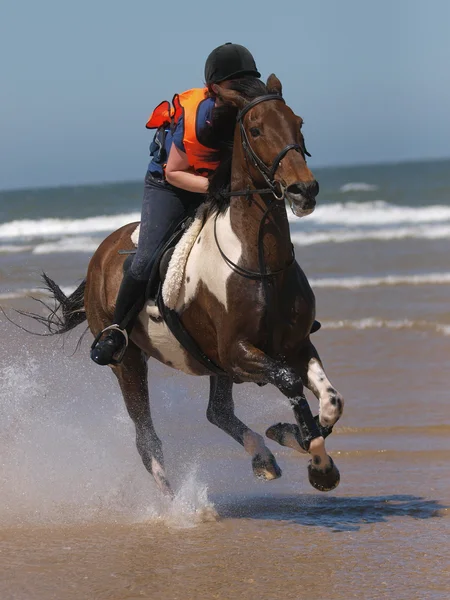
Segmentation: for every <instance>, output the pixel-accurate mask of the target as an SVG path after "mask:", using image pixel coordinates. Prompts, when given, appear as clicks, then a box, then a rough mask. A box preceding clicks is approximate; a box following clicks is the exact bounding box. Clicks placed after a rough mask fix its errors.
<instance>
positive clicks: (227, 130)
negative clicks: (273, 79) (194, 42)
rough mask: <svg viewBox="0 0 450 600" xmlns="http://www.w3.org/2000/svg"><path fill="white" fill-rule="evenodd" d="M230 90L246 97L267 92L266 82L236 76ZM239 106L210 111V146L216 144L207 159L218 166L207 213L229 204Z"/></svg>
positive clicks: (220, 209)
mask: <svg viewBox="0 0 450 600" xmlns="http://www.w3.org/2000/svg"><path fill="white" fill-rule="evenodd" d="M230 89H232V90H234V91H236V92H238V93H239V94H240V95H241V96H243V97H244V98H246V99H247V100H252V99H254V98H258V97H259V96H266V95H267V94H268V93H269V90H268V89H267V87H266V85H265V84H264V83H263V82H262V81H261V80H260V79H257V78H256V77H244V78H242V79H235V80H234V81H232V82H231V84H230ZM237 113H238V109H237V108H236V107H235V106H232V105H230V104H225V105H222V106H216V107H215V108H214V110H213V112H212V120H211V130H210V135H211V138H210V139H211V144H210V146H211V147H214V145H213V144H214V142H215V145H216V146H217V140H219V146H218V147H217V149H216V150H214V151H212V152H211V156H210V159H211V160H214V161H219V163H220V164H219V166H218V168H217V169H216V170H215V171H214V173H213V174H212V175H211V177H210V180H209V192H208V201H209V203H210V212H223V211H224V210H226V209H227V208H228V206H229V205H230V197H229V196H227V195H226V194H227V193H228V192H229V191H230V185H231V159H232V155H233V142H234V131H235V128H236V117H237Z"/></svg>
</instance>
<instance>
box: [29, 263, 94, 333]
mask: <svg viewBox="0 0 450 600" xmlns="http://www.w3.org/2000/svg"><path fill="white" fill-rule="evenodd" d="M42 279H43V280H44V283H45V287H46V289H47V290H48V291H49V292H50V294H51V296H52V297H53V299H54V300H55V306H54V307H53V308H50V307H49V306H48V305H46V306H47V308H49V309H50V314H49V315H48V316H47V317H41V319H39V320H40V321H41V322H43V323H44V324H45V325H46V326H47V328H48V330H49V332H50V333H51V334H52V335H55V334H58V333H66V332H67V331H70V330H71V329H74V328H75V327H76V326H77V325H79V324H80V323H83V321H86V311H85V309H84V290H85V288H86V279H83V281H82V282H81V283H80V285H79V286H78V287H77V289H76V290H75V291H74V292H72V293H71V294H70V296H66V295H65V294H64V292H63V291H62V290H61V288H60V287H59V285H58V284H57V283H55V282H54V281H53V279H50V277H49V276H48V275H47V274H46V273H42Z"/></svg>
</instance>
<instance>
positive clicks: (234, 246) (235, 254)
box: [45, 74, 344, 497]
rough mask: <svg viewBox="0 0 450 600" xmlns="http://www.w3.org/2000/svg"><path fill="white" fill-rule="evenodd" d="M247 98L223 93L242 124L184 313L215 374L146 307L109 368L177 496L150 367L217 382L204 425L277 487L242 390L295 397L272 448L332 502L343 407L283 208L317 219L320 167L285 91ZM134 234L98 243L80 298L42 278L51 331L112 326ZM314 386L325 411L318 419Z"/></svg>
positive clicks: (158, 472) (222, 172) (236, 124)
mask: <svg viewBox="0 0 450 600" xmlns="http://www.w3.org/2000/svg"><path fill="white" fill-rule="evenodd" d="M239 85H241V88H239ZM242 86H243V84H239V82H238V83H236V85H235V87H234V89H233V88H230V89H222V90H221V91H220V94H219V100H220V103H221V104H222V105H223V106H225V107H228V108H229V109H230V110H231V113H230V114H233V122H232V126H231V132H232V133H231V142H232V143H230V144H229V145H224V147H223V148H225V146H226V148H225V149H222V150H223V152H222V156H223V161H221V165H220V167H219V168H218V169H217V171H216V172H215V173H214V174H213V175H212V176H211V178H210V196H209V204H208V211H207V216H206V217H205V220H204V224H203V227H202V229H201V232H200V233H199V235H198V237H197V238H196V240H195V243H194V244H193V246H192V249H191V250H190V253H189V256H188V258H187V262H186V265H185V269H184V272H183V279H182V282H181V288H180V291H179V295H178V299H177V302H176V306H175V309H174V310H175V312H176V314H177V316H178V318H179V319H180V321H181V322H182V324H183V326H184V329H185V330H186V331H187V333H188V334H189V335H190V337H191V338H192V339H193V341H194V342H195V343H196V344H197V346H198V347H199V349H200V350H201V352H202V353H203V355H204V356H205V357H207V359H209V364H208V362H206V363H205V362H204V361H201V360H199V359H198V357H195V356H193V355H192V354H191V353H189V352H188V351H187V350H186V349H185V348H184V347H183V346H182V345H181V344H180V343H179V341H178V340H177V339H176V338H175V337H174V335H173V334H172V332H171V330H170V329H169V327H168V326H167V324H166V322H165V320H164V319H163V318H162V316H161V314H160V313H159V311H158V310H157V308H155V306H154V305H153V306H152V305H151V304H150V303H149V302H147V303H146V305H145V306H144V308H143V309H142V311H141V312H140V315H139V319H138V322H137V323H136V325H135V326H134V329H133V331H132V333H131V335H130V339H129V343H128V346H127V349H126V351H125V354H124V356H123V360H122V361H121V362H120V363H119V364H115V365H110V366H111V368H112V371H113V373H114V375H115V376H116V378H117V380H118V383H119V386H120V389H121V392H122V395H123V399H124V401H125V405H126V408H127V410H128V413H129V415H130V417H131V419H132V420H133V422H134V425H135V429H136V446H137V449H138V452H139V454H140V456H141V458H142V462H143V464H144V466H145V468H146V469H147V471H148V472H149V473H150V474H151V475H152V476H153V477H154V479H155V481H156V484H157V486H158V488H159V489H160V490H161V492H162V493H163V494H164V495H167V496H170V497H173V491H172V488H171V486H170V483H169V480H168V477H167V475H166V472H165V468H164V458H163V451H162V443H161V440H160V439H159V437H158V435H157V433H156V431H155V428H154V426H153V421H152V416H151V411H150V401H149V386H148V369H147V361H148V359H149V358H150V357H151V358H155V359H156V360H158V361H160V362H161V363H164V364H165V365H168V366H170V367H173V368H175V369H178V370H180V371H183V372H184V373H187V374H190V375H195V376H208V377H209V378H210V393H209V403H208V407H207V411H206V417H207V419H208V421H210V422H211V423H213V424H214V425H216V426H218V427H219V428H220V429H222V430H223V431H224V432H226V433H227V434H229V435H230V436H231V437H232V438H234V439H235V440H236V441H237V442H238V443H239V444H241V445H242V446H243V448H244V449H245V451H246V452H247V453H248V454H249V455H250V456H251V459H252V460H251V462H252V469H253V472H254V474H255V475H256V476H257V477H258V478H262V479H265V480H272V479H276V478H278V477H280V476H281V473H282V472H281V469H280V467H279V466H278V464H277V462H276V459H275V457H274V455H273V454H272V452H271V451H270V450H269V448H268V447H267V446H266V444H265V441H264V438H263V437H262V436H261V435H260V434H258V433H256V432H254V431H252V430H251V429H250V428H249V427H248V426H247V425H246V424H245V423H243V422H242V421H241V420H239V419H238V418H237V417H236V415H235V412H234V402H233V396H232V390H233V385H234V384H237V383H243V382H253V383H256V384H258V385H259V386H263V385H266V384H268V383H270V384H272V385H274V386H275V387H277V388H278V390H279V391H280V392H281V393H282V394H283V395H284V396H285V397H286V398H287V399H288V401H289V403H290V405H291V407H292V409H293V413H294V417H295V420H296V424H292V423H277V424H276V425H273V426H272V427H269V428H268V429H267V431H266V436H267V437H268V438H269V439H271V440H273V441H275V442H277V443H279V444H281V445H282V446H288V447H290V448H292V449H294V450H296V451H298V452H300V453H309V454H310V456H311V460H310V461H309V463H308V477H309V481H310V483H311V485H312V486H313V487H314V488H315V489H318V490H321V491H329V490H332V489H334V488H335V487H336V486H337V485H338V484H339V480H340V474H339V470H338V469H337V467H336V465H335V464H334V462H333V460H332V458H331V457H330V456H329V455H328V454H327V452H326V449H325V438H326V437H327V435H329V434H330V433H331V431H332V428H333V425H334V424H335V423H336V421H337V420H338V419H339V418H340V416H341V415H342V411H343V406H344V400H343V398H342V396H341V394H340V393H339V392H338V391H337V390H336V389H335V388H334V386H333V385H332V384H331V382H330V381H329V380H328V378H327V376H326V374H325V371H324V368H323V365H322V362H321V360H320V357H319V355H318V353H317V351H316V348H315V347H314V345H313V344H312V342H311V339H310V333H311V327H312V325H313V323H314V322H315V297H314V293H313V291H312V289H311V287H310V285H309V283H308V280H307V278H306V275H305V274H304V272H303V271H302V269H301V268H300V266H299V265H298V263H297V262H296V260H295V257H294V252H293V245H292V242H291V238H290V231H289V223H288V218H287V208H286V201H287V202H289V204H290V205H291V208H292V211H293V213H294V214H295V215H296V216H298V217H303V216H306V215H308V214H310V213H311V212H312V211H313V210H314V207H315V204H316V196H317V194H318V183H317V182H316V180H315V178H314V176H313V174H312V172H311V171H310V169H309V167H308V166H307V163H306V156H310V155H309V154H308V153H307V150H306V147H305V141H304V137H303V134H302V131H301V126H302V119H301V118H300V117H298V116H296V115H295V114H294V112H293V111H292V110H291V108H289V107H288V105H287V104H286V103H285V101H284V99H283V96H282V86H281V83H280V81H279V79H278V78H277V77H276V76H275V75H273V74H272V75H271V76H270V77H269V78H268V80H267V83H266V84H264V83H263V82H261V81H257V82H256V83H255V82H254V83H252V84H251V85H250V84H246V85H245V86H244V87H242ZM227 153H228V154H227ZM224 190H225V191H224ZM136 226H137V223H130V224H127V225H125V226H124V227H121V228H120V229H118V230H117V231H114V232H113V233H111V234H110V235H109V236H108V237H107V238H106V239H105V240H104V241H103V242H102V243H101V244H100V246H99V247H98V249H97V250H96V252H95V253H94V255H93V256H92V258H91V260H90V263H89V267H88V271H87V275H86V278H85V279H84V280H83V281H82V283H81V284H80V285H79V287H78V288H77V289H76V290H75V291H74V292H73V293H72V294H71V295H69V296H66V295H65V294H64V293H63V292H62V291H61V289H60V288H59V286H58V285H57V284H56V283H55V282H54V281H52V280H51V279H50V278H49V277H47V276H45V277H46V282H47V285H48V287H49V289H50V291H51V292H52V294H53V296H54V299H55V300H56V301H57V304H58V306H59V307H60V308H62V317H60V321H59V325H58V327H57V328H56V330H53V333H64V332H66V331H69V330H70V329H72V328H74V327H75V326H76V325H78V324H79V323H81V322H83V321H85V320H87V322H88V326H89V328H90V330H91V332H92V333H93V334H94V336H95V335H96V334H98V332H100V331H102V330H103V329H104V328H105V327H107V326H108V324H109V323H111V322H112V315H113V312H114V304H115V298H116V296H117V292H118V289H119V285H120V282H121V278H122V276H123V267H124V260H125V256H124V252H126V251H130V252H131V251H132V249H133V247H134V246H133V242H132V235H133V232H134V231H135V229H136ZM119 250H121V251H122V253H121V252H119ZM53 314H55V313H53ZM210 365H215V366H217V369H215V370H212V369H211V367H210ZM304 386H305V387H307V388H308V389H309V390H311V391H312V392H313V394H314V395H315V396H316V397H317V399H318V401H319V413H318V415H316V416H315V417H313V414H312V412H311V409H310V407H309V404H308V402H307V400H306V397H305V395H304Z"/></svg>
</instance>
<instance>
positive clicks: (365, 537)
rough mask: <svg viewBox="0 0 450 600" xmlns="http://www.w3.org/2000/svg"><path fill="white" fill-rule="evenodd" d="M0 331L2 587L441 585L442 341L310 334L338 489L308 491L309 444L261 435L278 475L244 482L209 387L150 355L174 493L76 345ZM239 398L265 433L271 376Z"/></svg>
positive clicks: (29, 593) (438, 591) (224, 589)
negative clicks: (155, 477) (331, 412)
mask: <svg viewBox="0 0 450 600" xmlns="http://www.w3.org/2000/svg"><path fill="white" fill-rule="evenodd" d="M5 328H6V334H5V336H4V339H3V349H2V352H3V354H2V365H3V366H4V368H3V372H2V373H3V375H2V377H3V379H2V390H3V403H2V408H3V425H2V440H3V441H2V443H1V445H2V489H3V493H2V503H1V509H0V522H1V525H2V526H1V529H0V550H1V553H0V556H1V568H0V598H1V599H2V600H9V599H14V600H31V599H33V600H34V599H35V600H50V599H58V600H60V599H61V600H63V599H64V600H66V599H67V600H70V599H72V598H73V599H77V600H78V599H82V598H83V599H84V598H89V599H91V598H92V599H103V598H104V599H117V600H125V599H135V598H136V599H137V598H151V599H153V598H155V599H168V600H169V599H170V600H175V599H178V598H179V599H203V598H205V599H209V598H211V599H212V598H221V599H234V598H245V599H246V598H248V599H253V598H254V599H255V600H256V599H260V598H264V599H274V600H275V599H279V598H286V599H291V598H292V599H302V598H305V599H306V598H316V599H319V598H320V599H325V598H333V599H336V600H341V599H342V600H343V599H345V598H359V599H364V600H370V599H374V600H375V599H377V600H378V599H383V598H394V599H396V600H403V599H404V600H415V599H420V600H422V599H423V600H434V599H443V600H444V599H448V598H449V597H450V569H449V567H450V559H449V556H450V542H449V539H450V519H449V516H450V513H449V507H450V479H449V475H450V468H449V461H450V435H449V434H450V424H449V411H450V409H449V404H448V389H447V387H448V386H447V383H448V375H447V370H446V369H447V360H446V357H447V356H448V350H447V351H446V349H447V348H448V337H446V336H442V335H438V334H437V333H436V332H431V331H425V332H424V331H422V330H414V329H413V330H411V329H400V330H392V331H391V330H386V329H384V328H375V329H369V330H363V331H354V330H351V329H342V330H328V331H323V332H320V333H318V334H317V337H316V338H315V339H316V343H317V346H318V347H319V349H320V352H321V354H322V357H323V359H324V362H325V365H326V369H327V371H328V373H329V375H330V377H331V379H332V381H333V382H334V383H335V384H336V385H337V387H338V388H339V389H340V391H342V393H343V394H344V396H345V397H346V400H347V404H346V412H345V416H344V418H343V419H342V422H341V423H340V424H339V426H338V427H337V428H336V431H335V433H334V434H333V435H332V436H331V437H330V438H329V440H328V441H327V442H328V444H327V445H328V449H329V451H330V453H331V455H332V456H333V458H334V460H335V462H336V463H337V464H338V466H339V469H340V471H341V478H342V480H341V484H340V486H339V488H338V489H337V490H335V491H334V492H332V493H331V494H319V493H316V492H315V491H314V490H313V489H312V488H311V487H310V486H309V484H308V481H307V476H306V463H307V458H306V457H303V456H301V455H297V454H295V453H294V452H293V451H291V450H289V449H286V448H279V447H277V446H276V445H275V444H273V443H271V442H269V446H270V447H271V449H272V450H273V451H274V453H275V455H276V457H277V460H278V462H279V464H280V466H281V468H282V469H283V476H282V477H281V479H279V480H277V481H274V482H267V483H262V482H258V481H255V480H254V479H253V477H252V474H251V469H250V460H249V458H248V457H247V456H246V455H245V453H244V452H243V450H242V449H241V448H240V447H239V446H238V445H237V444H235V443H234V442H233V441H232V440H231V439H229V438H228V437H227V436H226V435H225V434H223V433H222V432H220V431H219V430H217V429H216V428H214V427H213V426H212V425H210V424H209V423H207V421H206V418H205V408H206V389H207V382H206V381H204V380H201V379H196V378H190V377H187V376H183V375H180V374H178V373H176V372H174V371H171V370H169V369H166V368H164V367H162V366H160V365H158V364H157V363H153V364H152V367H151V381H152V397H153V408H154V415H155V421H156V423H157V428H158V432H159V434H160V437H161V438H162V440H163V443H164V448H165V453H166V462H167V469H168V471H169V473H170V475H171V478H172V481H173V483H174V486H175V488H176V489H177V490H178V496H177V498H176V500H175V502H174V503H173V505H172V506H168V505H167V504H165V503H164V502H163V501H162V500H161V499H160V498H159V495H158V493H157V491H156V490H155V486H154V485H153V483H152V481H151V480H150V478H149V477H148V476H147V474H146V472H145V470H144V468H143V467H142V465H141V464H140V460H139V457H138V455H137V452H136V450H135V447H134V435H133V429H132V426H131V424H130V422H129V420H128V417H127V415H126V414H125V410H124V407H123V405H122V400H121V397H120V394H119V392H118V390H117V389H116V386H115V382H114V380H113V379H112V377H111V376H110V374H109V373H105V371H104V370H101V369H96V368H95V365H91V364H89V359H88V358H87V351H86V350H87V346H88V344H87V342H85V343H83V350H82V351H81V352H79V353H77V354H76V355H75V357H74V358H72V357H71V356H70V354H71V352H72V350H73V347H74V341H73V342H72V344H70V343H69V344H66V347H65V349H63V350H61V347H60V344H59V343H57V342H55V341H52V340H42V339H39V338H31V339H30V338H29V337H28V336H26V334H24V333H21V332H17V331H16V330H14V329H13V328H12V326H10V325H5ZM75 338H76V336H75ZM75 338H74V339H75ZM43 349H44V351H43ZM419 350H420V352H419ZM419 355H420V357H421V363H420V365H421V368H420V369H419V368H418V367H417V365H418V364H419V363H418V358H419ZM74 361H75V362H74ZM74 364H76V369H74ZM5 365H6V367H5ZM235 398H236V404H237V407H238V409H237V410H238V414H239V416H240V417H241V418H242V419H243V420H244V421H246V422H248V423H249V424H250V425H251V426H252V427H253V428H254V429H255V430H257V431H259V432H263V431H264V430H265V429H266V428H267V427H268V426H269V425H271V424H273V423H275V422H277V421H279V420H291V421H292V416H291V414H290V409H289V407H288V406H287V403H286V402H285V401H284V400H283V399H282V398H280V396H279V394H278V392H277V391H276V390H275V389H273V388H269V387H267V388H263V389H262V390H261V389H259V388H256V387H254V386H245V385H244V386H238V387H237V388H236V394H235ZM311 401H312V402H315V401H314V400H311Z"/></svg>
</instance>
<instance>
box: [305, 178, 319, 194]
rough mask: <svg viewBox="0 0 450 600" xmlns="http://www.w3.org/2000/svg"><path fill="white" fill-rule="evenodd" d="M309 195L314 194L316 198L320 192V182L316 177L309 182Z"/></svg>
mask: <svg viewBox="0 0 450 600" xmlns="http://www.w3.org/2000/svg"><path fill="white" fill-rule="evenodd" d="M307 187H308V195H309V196H313V197H314V198H315V197H316V196H317V194H318V193H319V182H318V181H316V180H315V179H314V181H311V183H308V186H307Z"/></svg>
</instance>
